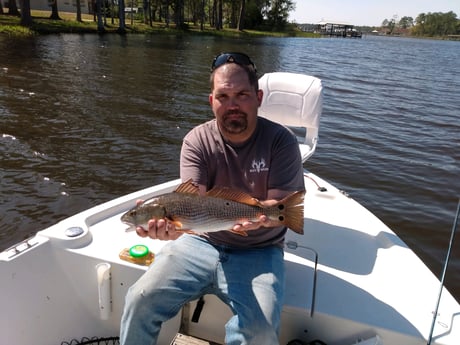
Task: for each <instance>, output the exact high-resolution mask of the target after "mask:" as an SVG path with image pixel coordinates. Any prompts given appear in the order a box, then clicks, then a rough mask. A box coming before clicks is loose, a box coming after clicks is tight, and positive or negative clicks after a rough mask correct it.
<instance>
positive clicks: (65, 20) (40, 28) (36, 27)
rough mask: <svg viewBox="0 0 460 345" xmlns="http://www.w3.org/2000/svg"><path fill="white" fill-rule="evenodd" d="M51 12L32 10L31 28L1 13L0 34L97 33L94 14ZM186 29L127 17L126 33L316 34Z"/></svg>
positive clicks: (112, 28) (110, 28) (111, 28)
mask: <svg viewBox="0 0 460 345" xmlns="http://www.w3.org/2000/svg"><path fill="white" fill-rule="evenodd" d="M50 15H51V12H49V11H32V19H33V24H32V25H31V27H29V28H26V27H23V26H21V25H20V24H19V23H20V18H19V17H15V16H9V15H0V35H8V36H33V35H37V34H57V33H98V31H97V23H96V22H95V21H94V17H93V15H89V14H82V22H77V21H76V14H75V13H64V12H60V13H59V17H60V18H61V19H60V20H52V19H49V17H50ZM106 21H107V23H106V25H105V26H104V29H105V32H106V33H117V32H118V19H117V18H115V19H114V20H113V22H112V18H107V20H106ZM187 26H188V27H187V29H185V30H177V29H175V28H174V24H171V25H170V27H169V28H168V27H166V25H165V23H159V22H155V23H153V24H152V26H150V25H148V24H144V23H143V22H142V21H141V20H139V19H138V18H133V20H131V18H130V17H129V16H127V17H126V33H127V34H131V33H143V34H150V33H166V34H168V33H169V34H171V33H173V34H174V33H177V34H187V33H190V34H200V35H217V36H229V37H244V36H252V37H258V36H272V37H273V36H275V37H293V36H294V37H295V36H299V37H316V35H314V34H311V33H305V32H302V31H300V30H298V29H296V28H295V27H294V26H293V27H292V28H291V29H290V30H289V31H286V32H266V31H255V30H245V31H238V30H235V29H223V30H215V29H213V28H210V27H205V28H204V30H200V27H199V25H193V24H191V23H189V24H188V25H187Z"/></svg>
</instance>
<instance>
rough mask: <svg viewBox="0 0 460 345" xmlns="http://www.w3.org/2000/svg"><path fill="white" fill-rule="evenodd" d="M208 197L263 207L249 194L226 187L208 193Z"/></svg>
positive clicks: (216, 188) (215, 188)
mask: <svg viewBox="0 0 460 345" xmlns="http://www.w3.org/2000/svg"><path fill="white" fill-rule="evenodd" d="M206 196H209V197H213V198H219V199H226V200H230V201H235V202H239V203H242V204H246V205H250V206H259V207H262V204H261V203H260V201H259V200H258V199H256V198H253V197H252V196H250V195H249V194H247V193H244V192H241V191H238V190H233V189H230V188H225V187H214V188H213V189H211V190H210V191H208V192H207V193H206Z"/></svg>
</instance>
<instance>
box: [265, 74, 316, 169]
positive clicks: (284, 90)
mask: <svg viewBox="0 0 460 345" xmlns="http://www.w3.org/2000/svg"><path fill="white" fill-rule="evenodd" d="M259 88H260V89H262V90H263V92H264V97H263V100H262V104H261V106H260V107H259V116H262V117H265V118H268V119H270V120H272V121H275V122H278V123H281V124H284V125H285V126H287V127H288V128H290V129H291V130H292V131H293V132H294V134H295V135H296V136H297V139H298V141H299V148H300V153H301V155H302V162H305V161H306V160H307V159H308V158H310V157H311V155H313V153H314V152H315V150H316V143H317V141H318V128H319V119H320V117H321V112H322V108H323V87H322V83H321V80H320V79H318V78H316V77H313V76H309V75H305V74H296V73H288V72H273V73H266V74H264V75H263V76H262V77H261V78H260V79H259Z"/></svg>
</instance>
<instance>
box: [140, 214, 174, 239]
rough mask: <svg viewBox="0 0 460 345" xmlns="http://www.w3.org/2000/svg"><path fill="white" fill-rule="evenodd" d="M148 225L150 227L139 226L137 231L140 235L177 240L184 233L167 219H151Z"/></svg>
mask: <svg viewBox="0 0 460 345" xmlns="http://www.w3.org/2000/svg"><path fill="white" fill-rule="evenodd" d="M148 226H149V228H148V229H144V228H143V227H141V226H138V227H137V228H136V233H137V234H138V235H139V236H140V237H150V238H152V239H154V240H162V241H169V240H175V239H177V238H179V237H180V236H181V235H182V232H179V231H176V227H175V226H174V224H173V223H172V222H170V221H168V220H166V219H158V220H156V219H150V220H149V222H148Z"/></svg>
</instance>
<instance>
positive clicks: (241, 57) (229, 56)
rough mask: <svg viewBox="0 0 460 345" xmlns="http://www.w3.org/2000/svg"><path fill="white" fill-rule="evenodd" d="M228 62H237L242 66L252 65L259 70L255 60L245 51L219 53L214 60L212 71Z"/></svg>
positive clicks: (255, 70)
mask: <svg viewBox="0 0 460 345" xmlns="http://www.w3.org/2000/svg"><path fill="white" fill-rule="evenodd" d="M226 63H236V64H238V65H242V66H250V67H252V68H253V69H254V72H257V69H256V65H254V62H252V61H251V58H250V57H249V56H247V55H246V54H243V53H221V54H219V55H217V56H216V57H215V58H214V60H213V61H212V65H211V72H213V71H214V70H215V69H216V68H217V67H220V66H222V65H225V64H226Z"/></svg>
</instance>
